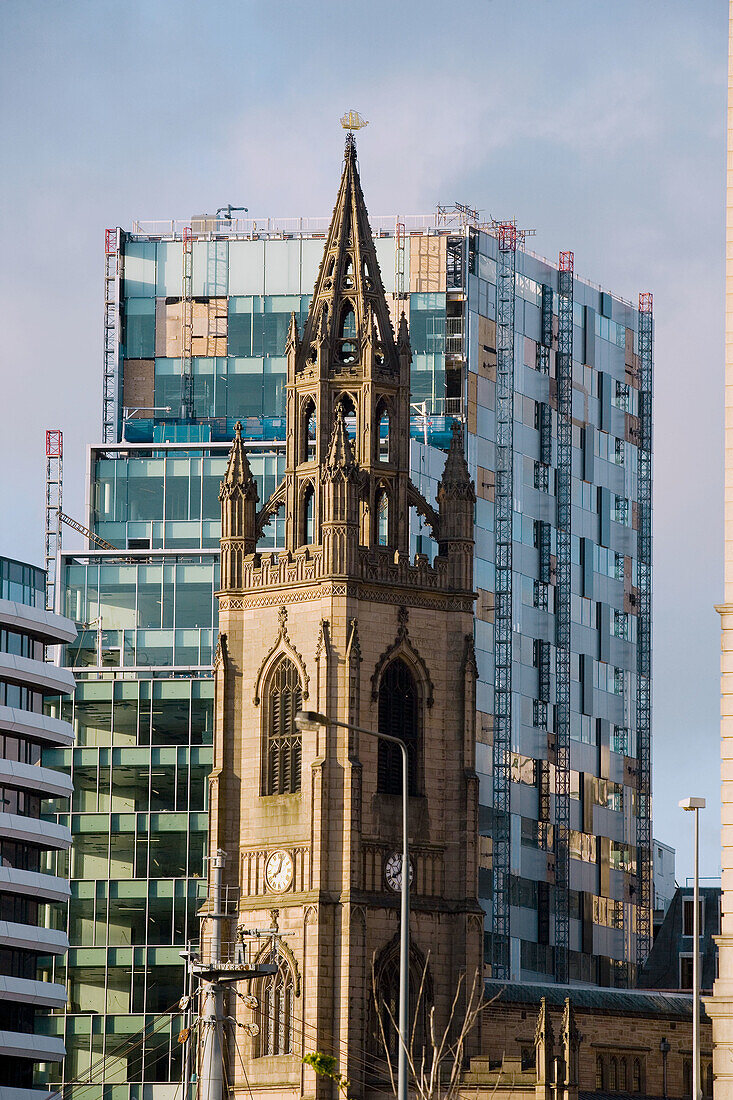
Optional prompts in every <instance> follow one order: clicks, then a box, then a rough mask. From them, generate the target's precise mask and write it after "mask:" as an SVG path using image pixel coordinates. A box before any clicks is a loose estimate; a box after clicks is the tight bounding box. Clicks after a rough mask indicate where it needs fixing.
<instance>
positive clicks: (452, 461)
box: [438, 420, 476, 504]
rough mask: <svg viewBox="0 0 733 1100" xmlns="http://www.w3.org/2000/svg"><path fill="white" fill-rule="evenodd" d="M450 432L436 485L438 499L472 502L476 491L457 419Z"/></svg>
mask: <svg viewBox="0 0 733 1100" xmlns="http://www.w3.org/2000/svg"><path fill="white" fill-rule="evenodd" d="M452 432H453V437H452V439H451V442H450V449H449V451H448V457H447V458H446V460H445V466H444V468H443V477H442V479H441V481H440V484H439V486H438V500H439V501H441V502H442V501H443V500H444V499H451V500H468V501H471V503H472V504H473V503H474V502H475V500H476V492H475V490H474V485H473V481H472V480H471V475H470V473H469V470H468V464H467V462H466V456H465V455H464V453H463V437H462V432H461V426H460V424H459V423H458V421H457V420H454V421H453V428H452Z"/></svg>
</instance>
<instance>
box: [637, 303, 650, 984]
mask: <svg viewBox="0 0 733 1100" xmlns="http://www.w3.org/2000/svg"><path fill="white" fill-rule="evenodd" d="M653 338H654V314H653V299H652V295H651V294H649V293H644V294H640V295H639V339H638V349H639V448H638V467H637V501H638V503H637V507H638V523H639V526H638V544H637V580H638V606H637V616H638V619H637V645H636V738H637V742H636V744H637V749H636V751H637V758H638V768H639V792H638V800H637V818H636V845H637V877H638V889H637V898H638V901H637V910H636V914H637V915H636V929H637V940H636V963H637V967H640V966H642V965H643V963H644V962H645V960H646V957H647V955H648V954H649V952H650V950H651V946H652V775H651V772H652V745H651V740H652V738H651V729H652V723H651V718H652V714H651V711H652V663H651V653H652V388H653Z"/></svg>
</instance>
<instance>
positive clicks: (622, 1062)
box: [618, 1058, 627, 1092]
mask: <svg viewBox="0 0 733 1100" xmlns="http://www.w3.org/2000/svg"><path fill="white" fill-rule="evenodd" d="M618 1087H619V1089H620V1090H621V1092H626V1088H627V1085H626V1059H625V1058H619V1061H618Z"/></svg>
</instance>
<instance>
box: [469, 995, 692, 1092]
mask: <svg viewBox="0 0 733 1100" xmlns="http://www.w3.org/2000/svg"><path fill="white" fill-rule="evenodd" d="M486 994H487V999H488V1000H489V1001H490V1002H491V1003H490V1007H489V1008H488V1009H487V1022H486V1026H485V1027H484V1035H483V1042H482V1049H481V1054H480V1056H478V1057H475V1058H473V1059H472V1060H471V1064H470V1067H469V1069H468V1072H467V1073H466V1074H465V1076H464V1079H463V1086H464V1087H463V1089H462V1091H461V1096H462V1097H463V1098H464V1100H468V1098H469V1097H470V1098H471V1100H489V1097H494V1096H512V1097H513V1098H514V1100H551V1098H552V1100H584V1098H585V1097H588V1098H590V1097H597V1098H599V1100H600V1098H605V1097H613V1096H619V1098H620V1100H630V1098H631V1097H639V1100H643V1098H649V1097H659V1098H660V1100H661V1098H669V1100H672V1098H676V1097H689V1096H691V1095H692V997H691V996H690V995H689V994H683V993H669V992H656V991H651V990H649V991H646V990H645V991H631V990H611V989H604V988H598V987H596V988H582V987H579V986H559V985H546V986H543V985H535V984H530V983H524V984H520V983H513V982H509V983H506V982H498V981H495V980H489V981H488V982H487V983H486ZM701 1024H702V1026H701V1035H700V1037H701V1067H702V1074H701V1086H702V1094H703V1096H705V1097H709V1096H712V1090H713V1072H712V1029H711V1023H710V1019H709V1018H708V1017H707V1016H705V1015H703V1018H702V1021H701Z"/></svg>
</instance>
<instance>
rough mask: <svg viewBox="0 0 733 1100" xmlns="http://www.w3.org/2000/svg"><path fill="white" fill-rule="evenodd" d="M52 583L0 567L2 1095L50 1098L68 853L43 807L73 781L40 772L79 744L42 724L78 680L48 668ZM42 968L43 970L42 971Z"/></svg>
mask: <svg viewBox="0 0 733 1100" xmlns="http://www.w3.org/2000/svg"><path fill="white" fill-rule="evenodd" d="M44 602H45V573H44V572H43V571H42V570H41V569H36V568H35V567H34V566H30V565H25V564H23V563H21V562H16V561H12V560H10V559H7V558H0V1095H2V1096H3V1097H4V1098H5V1100H31V1098H32V1097H40V1096H47V1093H46V1092H40V1091H38V1090H36V1089H34V1088H33V1069H34V1064H36V1063H39V1062H58V1061H60V1060H61V1059H62V1058H63V1056H64V1045H63V1042H61V1040H59V1039H57V1038H54V1037H51V1036H46V1035H44V1034H42V1033H41V1029H40V1028H38V1029H37V1028H36V1013H37V1012H38V1011H39V1010H43V1012H46V1013H47V1012H48V1011H49V1009H59V1008H63V1007H64V1004H65V1002H66V994H65V990H64V987H63V986H62V985H57V984H54V983H52V982H47V981H43V980H39V969H43V968H44V967H43V964H42V962H41V960H43V959H47V958H48V957H49V956H59V955H61V956H62V955H64V954H65V952H66V949H67V947H68V940H67V937H66V934H65V932H60V931H57V930H56V929H55V928H54V927H53V926H52V925H53V920H52V919H51V913H52V907H53V905H54V903H58V902H65V901H66V900H67V899H68V896H69V884H68V882H67V881H66V879H65V878H60V877H57V876H56V875H53V874H47V873H45V868H46V866H47V865H48V863H49V860H48V854H49V853H52V852H58V851H64V850H66V849H68V848H69V846H70V844H71V834H70V831H69V829H68V828H67V827H66V826H65V825H61V824H57V823H56V821H48V820H44V819H43V817H42V816H41V808H42V804H43V801H44V800H45V799H54V800H58V799H68V798H69V796H70V795H71V780H70V779H69V777H68V776H67V775H64V774H63V773H61V772H58V771H56V770H55V769H53V768H47V767H42V766H41V753H42V751H43V749H44V748H48V747H52V746H67V745H70V744H71V742H72V741H73V733H72V729H71V726H70V725H69V724H68V722H62V721H59V719H56V718H50V717H48V716H47V715H46V714H44V699H45V698H46V697H47V696H55V697H58V696H59V695H67V694H70V693H71V692H72V691H73V689H74V679H73V676H72V675H71V673H70V672H67V671H66V669H63V668H59V667H57V666H56V665H53V664H49V663H47V662H46V661H45V660H44V647H45V646H47V645H56V644H59V643H65V642H69V641H70V640H71V639H72V638H75V637H76V630H75V628H74V626H73V624H72V623H70V622H69V620H68V619H64V618H62V617H61V616H60V615H53V614H51V613H50V612H47V611H45V610H44ZM39 964H40V965H39Z"/></svg>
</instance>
